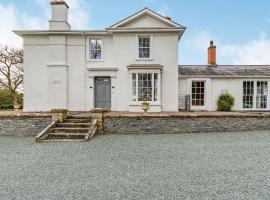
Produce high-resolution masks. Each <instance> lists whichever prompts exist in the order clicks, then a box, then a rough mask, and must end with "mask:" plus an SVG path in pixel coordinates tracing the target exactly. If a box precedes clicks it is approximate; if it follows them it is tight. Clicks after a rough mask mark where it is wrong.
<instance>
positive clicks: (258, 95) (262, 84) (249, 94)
mask: <svg viewBox="0 0 270 200" xmlns="http://www.w3.org/2000/svg"><path fill="white" fill-rule="evenodd" d="M267 101H268V82H267V81H244V82H243V108H244V109H254V108H256V109H266V108H267Z"/></svg>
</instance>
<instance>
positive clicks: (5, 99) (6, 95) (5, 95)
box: [0, 89, 12, 105]
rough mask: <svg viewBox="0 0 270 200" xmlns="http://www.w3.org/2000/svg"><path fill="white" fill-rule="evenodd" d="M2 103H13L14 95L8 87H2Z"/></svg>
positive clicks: (0, 102)
mask: <svg viewBox="0 0 270 200" xmlns="http://www.w3.org/2000/svg"><path fill="white" fill-rule="evenodd" d="M0 104H1V105H7V104H12V95H11V93H10V91H9V90H8V89H0Z"/></svg>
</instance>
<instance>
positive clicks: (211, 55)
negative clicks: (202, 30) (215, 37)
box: [208, 41, 217, 65]
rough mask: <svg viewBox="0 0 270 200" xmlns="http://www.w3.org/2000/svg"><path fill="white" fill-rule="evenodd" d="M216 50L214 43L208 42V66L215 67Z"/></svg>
mask: <svg viewBox="0 0 270 200" xmlns="http://www.w3.org/2000/svg"><path fill="white" fill-rule="evenodd" d="M216 48H217V47H216V46H215V45H214V41H210V47H208V65H217V61H216Z"/></svg>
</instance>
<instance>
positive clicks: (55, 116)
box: [51, 108, 68, 122]
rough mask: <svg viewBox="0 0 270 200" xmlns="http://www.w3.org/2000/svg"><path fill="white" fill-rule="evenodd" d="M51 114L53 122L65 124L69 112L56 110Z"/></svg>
mask: <svg viewBox="0 0 270 200" xmlns="http://www.w3.org/2000/svg"><path fill="white" fill-rule="evenodd" d="M51 112H52V120H53V121H58V122H63V121H64V120H65V119H66V118H67V115H68V110H67V109H63V108H55V109H52V110H51Z"/></svg>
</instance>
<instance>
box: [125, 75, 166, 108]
mask: <svg viewBox="0 0 270 200" xmlns="http://www.w3.org/2000/svg"><path fill="white" fill-rule="evenodd" d="M132 74H137V75H136V101H134V100H133V99H132V97H133V94H132V89H133V87H132ZM138 74H152V83H154V74H157V76H158V77H157V101H147V102H148V103H150V105H161V72H160V70H158V71H152V70H144V71H137V70H134V71H133V70H132V71H130V87H129V88H130V103H129V105H136V106H137V105H141V104H142V101H138V100H137V99H138ZM153 89H154V85H153ZM153 94H154V90H152V96H153ZM153 97H154V96H153Z"/></svg>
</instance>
